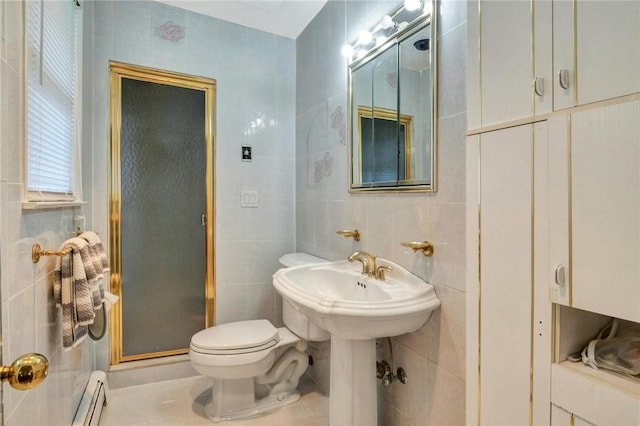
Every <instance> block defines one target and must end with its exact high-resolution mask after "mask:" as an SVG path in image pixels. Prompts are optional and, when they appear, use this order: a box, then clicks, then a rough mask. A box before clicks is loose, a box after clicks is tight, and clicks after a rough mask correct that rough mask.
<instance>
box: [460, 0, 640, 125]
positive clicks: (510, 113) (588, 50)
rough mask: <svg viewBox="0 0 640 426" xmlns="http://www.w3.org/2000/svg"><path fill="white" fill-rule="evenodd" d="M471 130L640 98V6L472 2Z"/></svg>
mask: <svg viewBox="0 0 640 426" xmlns="http://www.w3.org/2000/svg"><path fill="white" fill-rule="evenodd" d="M467 16H468V21H469V25H468V45H467V49H468V63H467V87H468V105H469V108H468V116H467V120H468V127H469V128H470V129H475V128H483V127H490V126H496V125H499V124H501V123H507V122H513V121H518V120H524V119H527V118H529V119H530V118H531V117H535V116H540V115H543V114H547V113H550V112H552V111H558V110H563V109H566V108H570V107H574V106H576V105H585V104H589V103H593V102H598V101H603V100H607V99H611V98H616V97H620V96H625V95H630V94H634V93H638V92H640V48H639V46H640V25H638V22H640V1H628V0H627V1H624V0H611V1H591V0H553V1H549V0H533V1H532V2H521V1H495V0H479V1H473V2H469V3H468V8H467Z"/></svg>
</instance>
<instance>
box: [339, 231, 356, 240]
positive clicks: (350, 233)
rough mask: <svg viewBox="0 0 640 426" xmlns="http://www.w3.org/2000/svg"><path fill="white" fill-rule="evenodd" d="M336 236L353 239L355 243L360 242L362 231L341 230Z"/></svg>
mask: <svg viewBox="0 0 640 426" xmlns="http://www.w3.org/2000/svg"><path fill="white" fill-rule="evenodd" d="M336 234H340V235H342V236H343V237H345V238H353V239H354V240H355V241H360V231H358V230H357V229H354V230H350V229H341V230H340V231H336Z"/></svg>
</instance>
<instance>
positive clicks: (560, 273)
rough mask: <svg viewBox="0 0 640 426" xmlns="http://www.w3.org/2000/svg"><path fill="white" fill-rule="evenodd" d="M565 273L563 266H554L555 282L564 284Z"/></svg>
mask: <svg viewBox="0 0 640 426" xmlns="http://www.w3.org/2000/svg"><path fill="white" fill-rule="evenodd" d="M566 282H567V281H566V275H565V268H564V266H563V265H558V266H556V284H558V285H565V284H566Z"/></svg>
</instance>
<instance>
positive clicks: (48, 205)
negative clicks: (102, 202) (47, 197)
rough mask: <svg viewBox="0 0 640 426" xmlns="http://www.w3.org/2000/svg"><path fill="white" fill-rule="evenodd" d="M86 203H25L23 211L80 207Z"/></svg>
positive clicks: (23, 203)
mask: <svg viewBox="0 0 640 426" xmlns="http://www.w3.org/2000/svg"><path fill="white" fill-rule="evenodd" d="M84 204H87V202H86V201H23V202H22V210H47V209H64V208H70V207H80V206H82V205H84Z"/></svg>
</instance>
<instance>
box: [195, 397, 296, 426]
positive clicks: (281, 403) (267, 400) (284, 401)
mask: <svg viewBox="0 0 640 426" xmlns="http://www.w3.org/2000/svg"><path fill="white" fill-rule="evenodd" d="M299 399H300V393H299V392H298V391H293V392H283V393H280V394H276V395H268V396H266V397H264V398H261V399H259V400H258V401H256V402H255V404H253V405H251V406H250V407H247V408H244V409H241V410H238V411H233V412H227V413H224V414H222V415H221V414H220V413H218V412H217V410H216V408H215V404H214V401H213V399H211V400H210V401H209V402H208V403H207V405H206V406H205V407H204V413H205V414H206V416H207V417H208V418H209V419H210V420H211V421H213V422H216V423H217V422H223V421H227V420H236V419H242V418H246V417H252V416H257V415H259V414H262V413H266V412H267V411H271V410H275V409H277V408H280V407H285V406H287V405H290V404H293V403H294V402H296V401H298V400H299Z"/></svg>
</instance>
